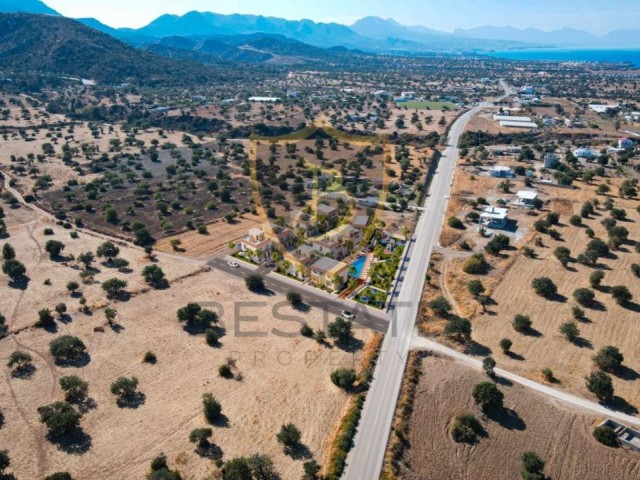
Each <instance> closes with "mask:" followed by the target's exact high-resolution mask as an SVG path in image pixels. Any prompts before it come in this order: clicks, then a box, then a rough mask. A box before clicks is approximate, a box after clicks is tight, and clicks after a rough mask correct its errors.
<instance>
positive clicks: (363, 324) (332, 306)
mask: <svg viewBox="0 0 640 480" xmlns="http://www.w3.org/2000/svg"><path fill="white" fill-rule="evenodd" d="M227 261H228V259H227V258H216V259H213V260H211V261H210V262H208V265H209V266H211V267H213V268H215V269H217V270H222V271H224V272H227V273H229V274H231V275H234V276H236V277H239V278H245V277H246V276H247V275H250V274H252V273H258V274H260V275H262V276H263V278H264V283H265V287H266V289H265V292H264V294H265V295H269V294H270V293H269V292H274V293H280V294H282V295H286V294H287V292H289V291H290V290H296V291H298V292H300V294H301V295H302V299H303V302H304V304H306V305H307V306H309V307H311V308H317V309H320V310H323V311H324V312H326V314H327V315H326V318H327V319H328V321H333V319H334V318H335V317H337V316H340V315H341V314H342V311H343V310H348V311H350V312H352V313H354V314H355V316H356V317H355V319H354V320H353V321H354V324H355V325H354V329H357V328H366V329H370V330H375V331H377V332H380V333H384V332H386V331H387V329H388V327H389V319H388V316H387V315H386V314H385V313H384V312H382V311H376V310H374V309H371V308H366V307H365V306H364V305H361V304H359V303H356V302H354V301H351V300H341V299H338V298H336V297H335V296H333V295H330V294H329V293H326V292H323V291H322V290H318V289H316V288H314V287H311V286H309V285H305V284H302V283H300V282H297V281H295V280H290V279H287V278H284V277H282V276H281V275H278V274H275V273H271V271H270V270H269V269H267V268H265V267H260V268H255V267H251V266H249V265H246V264H244V262H238V264H239V265H240V266H239V268H232V267H230V266H229V265H227ZM302 312H303V313H304V310H302Z"/></svg>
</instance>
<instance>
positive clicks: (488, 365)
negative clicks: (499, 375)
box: [482, 357, 496, 377]
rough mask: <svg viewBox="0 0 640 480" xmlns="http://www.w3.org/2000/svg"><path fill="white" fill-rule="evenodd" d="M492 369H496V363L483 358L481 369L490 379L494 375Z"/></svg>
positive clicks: (491, 358) (490, 358)
mask: <svg viewBox="0 0 640 480" xmlns="http://www.w3.org/2000/svg"><path fill="white" fill-rule="evenodd" d="M494 368H496V361H495V360H494V359H493V357H485V358H483V359H482V369H483V370H484V371H485V373H486V374H487V375H489V376H490V377H493V375H494V372H493V369H494Z"/></svg>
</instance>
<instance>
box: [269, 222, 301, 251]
mask: <svg viewBox="0 0 640 480" xmlns="http://www.w3.org/2000/svg"><path fill="white" fill-rule="evenodd" d="M269 230H270V231H269V232H268V233H267V234H266V235H267V238H269V239H270V240H271V241H272V242H273V243H275V244H276V245H279V246H280V247H282V249H284V250H289V249H291V248H293V247H295V245H296V234H295V233H294V232H293V231H292V230H290V229H288V228H284V227H280V226H278V225H270V229H269Z"/></svg>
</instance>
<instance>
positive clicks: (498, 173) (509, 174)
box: [489, 165, 515, 178]
mask: <svg viewBox="0 0 640 480" xmlns="http://www.w3.org/2000/svg"><path fill="white" fill-rule="evenodd" d="M489 175H490V176H491V177H497V178H513V177H515V175H514V174H513V170H511V167H504V166H501V165H495V166H493V167H491V168H490V169H489Z"/></svg>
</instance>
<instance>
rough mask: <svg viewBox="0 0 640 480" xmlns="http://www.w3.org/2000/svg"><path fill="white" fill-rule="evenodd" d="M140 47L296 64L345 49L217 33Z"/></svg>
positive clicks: (203, 58)
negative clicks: (211, 35) (215, 34)
mask: <svg viewBox="0 0 640 480" xmlns="http://www.w3.org/2000/svg"><path fill="white" fill-rule="evenodd" d="M143 47H144V48H145V49H147V50H150V51H152V52H155V53H157V54H159V55H163V56H168V57H171V58H183V59H192V60H197V61H200V62H203V63H216V62H218V61H220V60H224V61H230V62H241V63H261V62H266V61H271V60H273V61H277V62H279V63H300V62H314V61H332V60H335V59H336V58H338V57H339V56H341V55H345V54H348V53H349V52H348V50H333V49H332V50H328V49H323V48H319V47H314V46H312V45H307V44H305V43H302V42H299V41H297V40H293V39H290V38H287V37H284V36H282V35H269V34H251V35H219V36H214V37H208V38H198V37H183V36H171V37H164V38H161V39H159V40H156V41H153V42H150V43H146V44H144V45H143Z"/></svg>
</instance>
